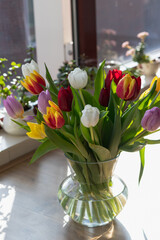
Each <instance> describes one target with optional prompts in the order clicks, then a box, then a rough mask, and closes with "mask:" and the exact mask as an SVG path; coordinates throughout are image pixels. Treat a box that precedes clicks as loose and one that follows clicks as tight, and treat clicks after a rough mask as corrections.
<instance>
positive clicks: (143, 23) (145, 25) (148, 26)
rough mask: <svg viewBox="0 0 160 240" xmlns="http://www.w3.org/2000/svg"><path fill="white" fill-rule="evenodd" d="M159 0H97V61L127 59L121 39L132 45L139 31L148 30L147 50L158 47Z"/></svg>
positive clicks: (159, 31)
mask: <svg viewBox="0 0 160 240" xmlns="http://www.w3.org/2000/svg"><path fill="white" fill-rule="evenodd" d="M159 9H160V1H159V0H134V1H133V0H121V1H120V0H96V28H97V55H98V62H101V61H102V60H103V59H104V58H106V59H107V60H111V59H113V60H118V59H119V60H121V61H125V60H126V59H127V60H128V59H129V58H128V57H125V52H126V51H125V49H122V48H121V44H122V43H123V42H124V41H129V42H130V44H131V45H132V46H136V45H137V44H138V42H139V40H138V38H137V37H136V36H137V34H138V33H139V32H142V31H147V32H149V36H148V37H147V39H146V45H147V46H146V52H150V51H153V50H156V49H159V48H160V28H159V22H160V14H159Z"/></svg>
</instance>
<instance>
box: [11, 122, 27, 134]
mask: <svg viewBox="0 0 160 240" xmlns="http://www.w3.org/2000/svg"><path fill="white" fill-rule="evenodd" d="M12 121H13V122H15V123H16V124H17V125H19V126H20V127H21V128H24V129H25V130H26V131H27V132H29V131H30V127H29V126H27V125H24V124H22V123H20V122H17V121H16V120H13V119H12Z"/></svg>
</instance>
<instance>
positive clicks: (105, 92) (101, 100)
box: [99, 88, 110, 107]
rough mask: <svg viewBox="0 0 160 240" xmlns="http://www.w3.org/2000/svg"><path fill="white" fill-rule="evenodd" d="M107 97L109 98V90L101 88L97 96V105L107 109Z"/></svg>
mask: <svg viewBox="0 0 160 240" xmlns="http://www.w3.org/2000/svg"><path fill="white" fill-rule="evenodd" d="M109 96H110V92H109V90H108V89H107V88H102V89H101V92H100V95H99V103H100V104H101V105H102V106H104V107H107V106H108V103H109Z"/></svg>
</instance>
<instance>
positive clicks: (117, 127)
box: [109, 81, 121, 157]
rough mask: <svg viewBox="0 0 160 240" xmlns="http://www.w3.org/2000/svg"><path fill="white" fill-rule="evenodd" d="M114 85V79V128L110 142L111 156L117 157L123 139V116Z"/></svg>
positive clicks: (113, 84) (112, 86)
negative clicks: (121, 115)
mask: <svg viewBox="0 0 160 240" xmlns="http://www.w3.org/2000/svg"><path fill="white" fill-rule="evenodd" d="M114 86H115V83H114V81H112V83H111V98H112V102H113V109H114V123H113V130H112V134H111V138H110V143H109V150H110V152H111V157H115V156H116V155H117V154H118V146H119V143H120V140H121V117H120V110H119V109H118V106H117V102H116V95H115V94H114V92H113V91H114Z"/></svg>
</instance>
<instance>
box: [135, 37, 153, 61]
mask: <svg viewBox="0 0 160 240" xmlns="http://www.w3.org/2000/svg"><path fill="white" fill-rule="evenodd" d="M144 51H145V43H144V42H140V43H139V45H138V46H137V47H136V49H135V54H134V56H133V61H135V62H138V63H139V64H141V63H148V62H150V58H149V56H147V55H146V54H145V53H144Z"/></svg>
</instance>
